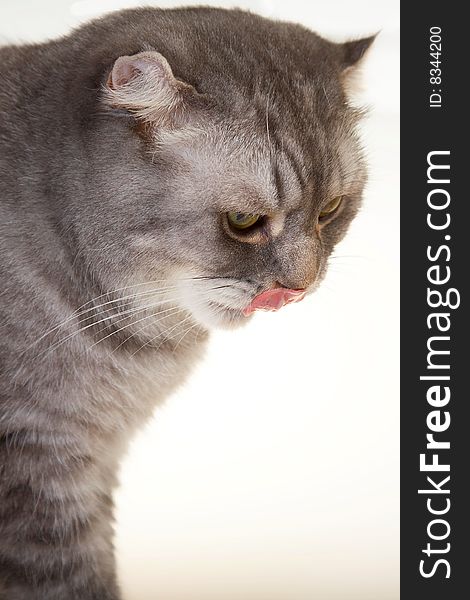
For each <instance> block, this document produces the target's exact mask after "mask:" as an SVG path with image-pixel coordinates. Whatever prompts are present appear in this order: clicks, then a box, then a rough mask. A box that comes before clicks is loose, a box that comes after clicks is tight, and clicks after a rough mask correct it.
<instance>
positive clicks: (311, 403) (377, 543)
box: [0, 0, 399, 600]
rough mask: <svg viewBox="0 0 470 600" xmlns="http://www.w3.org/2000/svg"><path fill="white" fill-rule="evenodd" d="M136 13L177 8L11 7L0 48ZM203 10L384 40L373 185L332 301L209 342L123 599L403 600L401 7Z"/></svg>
mask: <svg viewBox="0 0 470 600" xmlns="http://www.w3.org/2000/svg"><path fill="white" fill-rule="evenodd" d="M136 4H140V5H142V4H155V5H158V6H161V7H169V6H176V5H178V4H179V3H177V2H165V1H162V2H158V3H156V2H154V3H152V2H147V3H145V2H140V3H137V2H125V1H122V2H118V1H109V2H106V1H101V2H99V1H88V0H85V1H81V2H71V1H66V0H42V1H33V0H30V1H26V0H14V1H6V0H1V3H0V42H3V43H5V42H6V41H10V42H12V41H21V40H23V41H26V40H42V39H45V38H46V37H52V36H55V35H58V34H60V33H64V32H66V31H68V29H69V28H70V27H71V26H74V25H77V24H78V23H80V22H83V21H85V20H87V19H89V18H90V17H92V16H95V15H97V14H101V13H102V12H103V11H105V10H107V9H113V8H119V7H124V6H132V5H136ZM182 4H183V5H187V4H199V3H198V2H184V3H182ZM204 4H214V5H218V6H241V7H246V8H250V9H251V10H253V11H255V12H259V13H261V14H264V15H266V16H270V17H273V18H281V19H285V20H292V21H298V22H301V23H303V24H304V25H306V26H308V27H310V28H312V29H314V30H316V31H318V32H319V33H322V34H323V35H325V36H329V37H331V38H332V39H335V40H344V39H347V38H352V37H355V36H363V35H369V34H371V33H375V32H376V31H377V30H381V33H380V35H379V37H378V39H377V41H376V44H375V47H374V48H373V50H372V51H371V53H370V56H369V58H368V60H367V62H366V64H365V66H364V93H363V95H362V97H361V99H360V100H361V101H362V102H363V103H364V102H365V103H366V104H368V105H370V106H371V108H372V112H371V114H370V116H369V117H368V119H367V120H366V121H365V123H364V142H365V145H366V148H367V154H368V157H369V160H370V182H369V185H368V188H367V192H366V196H365V202H364V208H363V211H362V213H361V214H360V216H359V217H358V218H357V220H356V222H355V223H354V225H353V227H352V229H351V232H350V234H349V236H348V237H347V239H346V240H345V241H344V242H343V243H342V244H341V245H340V246H339V247H338V248H337V251H336V252H335V258H334V259H333V260H332V262H331V267H330V271H329V275H328V276H327V279H326V281H325V282H324V284H323V285H322V287H321V289H320V291H319V292H318V293H317V294H316V295H315V296H314V297H311V298H309V299H307V300H306V301H304V302H302V303H300V304H298V305H295V306H290V307H287V308H285V309H284V310H283V311H281V312H280V313H277V314H260V315H259V316H256V317H255V319H253V322H252V323H251V324H250V325H249V326H247V327H246V328H245V329H243V330H240V331H237V332H235V333H233V332H221V333H217V334H216V335H214V336H213V340H212V343H211V346H210V350H209V353H208V355H207V357H206V359H205V361H204V362H203V364H202V365H201V366H200V368H199V369H198V371H197V372H196V373H195V374H194V376H193V377H192V378H191V381H190V383H189V384H188V385H187V386H186V387H185V388H184V389H182V390H181V391H180V392H179V393H178V394H177V395H174V396H173V397H172V398H170V399H169V400H168V401H167V402H166V404H165V406H163V407H162V408H160V409H158V411H157V413H156V415H155V418H154V420H153V421H152V422H151V423H150V424H149V426H148V427H147V428H146V429H145V431H143V432H142V433H141V435H139V437H138V438H137V439H136V440H135V441H134V443H133V444H132V447H131V451H130V453H129V456H128V458H127V460H126V462H125V464H124V466H123V470H122V476H121V480H122V488H121V489H120V490H119V493H118V496H117V505H118V510H117V540H116V543H117V555H118V564H119V574H120V579H121V582H122V587H123V590H124V592H125V598H126V599H127V600H353V599H354V600H355V599H357V600H388V599H397V598H398V597H399V592H398V578H399V566H398V559H399V555H398V550H399V548H398V541H399V540H398V505H399V472H398V461H399V438H398V435H399V412H398V411H399V400H398V377H399V372H398V368H399V367H398V341H399V340H398V317H399V313H398V302H399V281H398V261H399V229H398V221H399V213H398V210H399V209H398V177H399V172H398V168H399V164H398V147H399V139H398V116H399V115H398V96H399V87H398V86H399V82H398V38H399V30H398V17H399V15H398V1H396V0H394V1H393V2H392V1H386V0H375V1H374V0H354V1H353V2H352V1H348V0H328V1H327V0H322V1H318V0H312V1H307V0H304V1H301V0H289V2H285V1H284V2H281V1H268V0H266V1H259V2H236V3H232V2H229V1H228V2H223V1H222V2H220V1H219V2H210V1H208V0H205V1H204Z"/></svg>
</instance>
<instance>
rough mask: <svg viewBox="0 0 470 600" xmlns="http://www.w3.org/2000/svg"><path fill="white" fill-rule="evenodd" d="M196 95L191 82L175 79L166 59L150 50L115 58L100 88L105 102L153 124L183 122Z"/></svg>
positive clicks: (157, 125)
mask: <svg viewBox="0 0 470 600" xmlns="http://www.w3.org/2000/svg"><path fill="white" fill-rule="evenodd" d="M198 96H199V94H198V93H197V92H196V90H195V89H194V88H193V87H192V86H191V85H189V84H187V83H185V82H183V81H181V80H179V79H176V77H175V76H174V75H173V71H172V69H171V67H170V65H169V64H168V61H167V60H166V58H165V57H164V56H162V55H161V54H160V53H159V52H156V51H153V50H151V51H145V52H139V53H138V54H134V55H132V56H120V57H119V58H117V59H116V61H115V62H114V65H113V67H112V69H111V72H110V73H109V76H108V78H107V81H106V84H105V89H104V102H105V104H106V105H108V106H109V107H111V108H113V109H119V110H123V111H126V112H128V113H129V114H130V115H132V116H134V117H135V118H136V119H138V120H139V121H141V122H145V123H147V124H149V125H152V126H156V127H170V128H175V127H179V126H182V125H184V124H185V122H186V120H187V116H188V113H190V112H191V111H190V109H191V107H192V106H194V105H195V104H197V97H198Z"/></svg>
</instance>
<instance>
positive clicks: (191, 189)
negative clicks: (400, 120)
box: [102, 13, 373, 327]
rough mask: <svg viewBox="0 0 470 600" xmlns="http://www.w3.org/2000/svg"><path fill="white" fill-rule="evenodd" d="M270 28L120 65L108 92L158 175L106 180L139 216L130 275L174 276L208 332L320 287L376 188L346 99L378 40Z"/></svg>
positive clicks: (124, 242) (130, 222) (133, 173)
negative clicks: (367, 191)
mask: <svg viewBox="0 0 470 600" xmlns="http://www.w3.org/2000/svg"><path fill="white" fill-rule="evenodd" d="M239 14H241V13H239ZM252 22H253V19H252V16H250V23H252ZM256 22H257V21H255V25H256ZM259 23H261V25H260V26H259V27H258V28H256V27H254V28H252V30H251V31H246V34H245V35H243V34H241V33H240V32H237V31H234V30H232V31H230V30H229V27H228V25H227V30H224V29H223V28H221V27H220V26H218V27H215V26H214V29H213V30H211V29H210V28H206V29H204V30H201V31H195V33H194V36H195V40H196V41H194V40H193V41H192V42H191V44H188V43H186V45H185V46H184V50H181V52H178V50H176V49H173V50H169V51H168V53H166V55H165V56H164V55H163V52H164V50H162V49H161V48H157V49H155V48H151V47H149V46H147V47H146V48H144V49H142V51H140V52H137V53H135V54H132V55H129V56H120V57H118V58H117V59H116V60H115V61H114V63H113V64H112V66H111V68H110V69H109V71H108V72H107V74H106V77H105V83H104V85H103V87H104V94H103V97H102V102H103V103H104V104H105V105H106V107H108V109H110V113H109V119H115V120H116V121H117V122H119V126H121V127H123V128H126V130H127V132H128V136H129V138H126V139H129V140H130V141H131V144H132V145H133V146H132V150H131V152H133V153H135V154H136V155H138V159H136V160H138V161H140V163H139V164H141V165H145V168H144V169H143V170H141V172H138V169H139V168H138V167H135V165H134V166H132V168H131V167H123V165H121V166H117V167H116V168H117V169H118V168H119V169H121V171H120V172H119V173H117V174H116V178H115V179H116V181H117V183H116V182H114V183H111V184H109V183H108V184H107V187H108V190H109V188H110V187H111V188H112V190H111V191H112V193H113V194H114V195H115V196H116V197H119V195H120V194H122V195H124V194H125V195H126V200H125V201H124V204H125V205H126V202H127V205H129V204H132V206H133V212H132V216H131V215H130V214H129V216H128V217H126V216H125V213H124V216H123V214H121V216H120V222H121V225H122V228H123V230H122V231H123V233H122V238H121V239H120V240H119V243H120V244H121V246H122V248H121V251H122V252H123V261H122V269H123V272H125V273H126V277H127V278H128V280H129V273H131V272H132V273H133V277H134V278H135V279H134V280H135V281H136V282H137V281H139V282H140V281H142V282H145V281H151V280H154V279H158V278H159V277H162V278H164V279H165V281H166V282H169V283H170V284H173V285H174V286H175V287H174V290H175V291H174V292H173V295H174V297H175V298H176V303H177V304H178V305H179V306H180V307H182V308H185V309H186V310H187V311H189V312H190V313H191V314H192V316H193V317H194V318H195V319H196V321H197V322H199V323H201V324H203V325H204V326H207V327H209V326H214V325H216V326H219V325H222V326H224V325H232V324H239V323H242V322H244V321H245V320H246V315H248V314H250V313H251V312H253V309H254V308H256V307H260V306H261V307H263V306H264V307H265V308H268V307H269V305H270V304H271V305H272V304H273V303H274V304H276V303H277V304H278V305H280V304H283V303H284V301H290V300H292V299H298V298H300V297H301V296H302V295H303V294H304V293H308V292H311V291H313V290H315V288H316V287H317V286H318V284H319V282H320V281H321V279H322V278H323V276H324V274H325V270H326V267H327V261H328V257H329V256H330V254H331V252H332V250H333V248H334V246H335V245H336V244H337V243H338V242H339V241H340V240H341V239H342V237H343V236H344V235H345V233H346V231H347V229H348V227H349V225H350V223H351V221H352V219H353V218H354V216H355V214H356V212H357V210H358V207H359V204H360V200H361V194H362V191H363V187H364V184H365V179H366V174H365V165H364V161H363V157H362V153H361V148H360V143H359V140H358V137H357V135H356V131H355V129H356V123H357V120H358V117H359V111H357V110H355V109H353V108H352V107H351V106H350V105H349V103H348V99H347V95H346V91H345V90H346V85H347V80H348V78H349V77H350V76H351V74H352V73H353V72H354V70H355V68H356V64H357V63H358V62H359V61H360V59H361V58H362V56H363V54H364V53H365V51H366V50H367V49H368V47H369V45H370V44H371V42H372V40H373V38H366V39H362V40H358V41H354V42H348V43H345V44H335V43H331V42H328V41H326V40H323V39H322V38H320V37H318V36H317V35H315V34H313V33H311V32H309V31H307V30H306V29H304V28H302V27H299V26H296V25H290V24H282V23H273V22H269V21H266V20H264V19H259ZM198 36H199V38H198ZM204 36H206V39H204ZM160 50H161V52H160ZM168 54H170V55H168ZM126 135H127V134H126ZM129 152H130V151H129V148H126V150H125V151H124V150H123V154H124V155H126V156H129ZM128 162H129V161H128ZM123 168H128V169H129V171H128V175H126V174H123V173H122V169H123ZM126 177H128V178H129V179H130V183H131V185H130V184H129V181H126V180H125V179H126ZM122 190H123V191H122ZM129 194H133V197H132V201H130V200H129ZM126 221H127V222H126ZM126 226H128V228H127V229H126ZM117 233H118V235H120V234H119V232H117ZM114 235H116V231H114ZM273 289H276V290H278V292H276V293H274V295H271V292H269V290H273ZM285 290H295V291H296V292H297V293H298V296H296V294H295V293H294V292H292V293H291V292H285ZM266 292H267V293H266ZM263 294H264V295H263ZM254 299H255V300H254Z"/></svg>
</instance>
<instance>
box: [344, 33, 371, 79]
mask: <svg viewBox="0 0 470 600" xmlns="http://www.w3.org/2000/svg"><path fill="white" fill-rule="evenodd" d="M376 37H377V34H375V35H371V36H370V37H366V38H362V39H360V40H353V41H352V42H345V43H344V44H340V62H341V67H342V69H343V70H346V69H350V68H351V67H356V66H357V65H358V64H359V63H360V61H361V59H362V58H363V57H364V55H365V54H366V52H367V50H368V49H369V48H370V47H371V45H372V42H373V41H374V40H375V38H376Z"/></svg>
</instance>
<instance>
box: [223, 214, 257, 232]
mask: <svg viewBox="0 0 470 600" xmlns="http://www.w3.org/2000/svg"><path fill="white" fill-rule="evenodd" d="M227 219H228V222H229V224H230V225H231V226H232V227H233V228H234V229H248V228H250V227H253V225H254V224H255V223H257V222H258V221H259V219H260V215H251V214H250V213H242V212H229V213H227Z"/></svg>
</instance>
